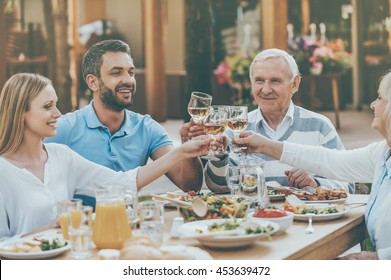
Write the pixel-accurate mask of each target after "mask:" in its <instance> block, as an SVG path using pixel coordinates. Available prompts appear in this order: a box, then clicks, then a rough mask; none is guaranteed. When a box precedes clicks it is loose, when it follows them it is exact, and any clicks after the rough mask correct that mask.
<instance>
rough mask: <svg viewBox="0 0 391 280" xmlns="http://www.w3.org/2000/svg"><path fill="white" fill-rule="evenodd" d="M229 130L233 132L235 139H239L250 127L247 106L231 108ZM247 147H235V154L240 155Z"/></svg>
mask: <svg viewBox="0 0 391 280" xmlns="http://www.w3.org/2000/svg"><path fill="white" fill-rule="evenodd" d="M227 125H228V127H229V129H231V130H232V132H233V137H236V138H238V137H239V134H240V132H241V131H243V130H245V129H246V128H247V126H248V108H247V107H246V106H229V116H228V123H227ZM246 148H247V147H244V146H243V147H234V148H233V152H234V153H238V152H240V151H241V150H244V149H246Z"/></svg>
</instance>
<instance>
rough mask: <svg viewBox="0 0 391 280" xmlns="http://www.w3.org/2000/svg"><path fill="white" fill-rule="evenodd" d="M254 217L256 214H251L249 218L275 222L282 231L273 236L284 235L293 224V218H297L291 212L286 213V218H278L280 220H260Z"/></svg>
mask: <svg viewBox="0 0 391 280" xmlns="http://www.w3.org/2000/svg"><path fill="white" fill-rule="evenodd" d="M253 215H254V212H251V213H249V214H248V216H247V217H248V218H250V219H259V220H264V221H270V222H274V223H276V224H278V225H279V226H280V229H279V230H278V231H276V232H275V233H273V234H272V235H280V234H283V233H284V232H285V231H286V230H287V229H288V228H289V227H290V226H291V225H292V224H293V218H294V217H295V214H293V213H292V212H289V211H286V216H284V217H278V218H258V217H254V216H253Z"/></svg>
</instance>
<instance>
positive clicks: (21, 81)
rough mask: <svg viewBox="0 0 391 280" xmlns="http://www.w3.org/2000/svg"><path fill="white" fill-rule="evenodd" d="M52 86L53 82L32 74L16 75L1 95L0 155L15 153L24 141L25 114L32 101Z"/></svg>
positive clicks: (5, 85)
mask: <svg viewBox="0 0 391 280" xmlns="http://www.w3.org/2000/svg"><path fill="white" fill-rule="evenodd" d="M48 85H51V81H50V80H49V79H48V78H46V77H44V76H41V75H38V74H32V73H20V74H15V75H13V76H12V77H11V78H9V79H8V81H7V82H6V83H5V84H4V87H3V89H2V91H1V94H0V155H3V154H9V153H13V152H15V151H16V150H17V149H18V148H19V147H20V145H21V143H22V141H23V134H24V118H23V116H24V113H25V112H27V111H29V109H30V104H31V101H32V100H33V99H34V98H35V97H37V96H38V94H39V93H40V92H41V91H42V90H43V89H44V88H46V87H47V86H48Z"/></svg>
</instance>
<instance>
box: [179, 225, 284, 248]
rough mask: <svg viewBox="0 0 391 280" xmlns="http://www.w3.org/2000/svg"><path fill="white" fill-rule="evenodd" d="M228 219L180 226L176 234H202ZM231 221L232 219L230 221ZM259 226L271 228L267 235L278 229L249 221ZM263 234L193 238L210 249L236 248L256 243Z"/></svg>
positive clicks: (277, 226)
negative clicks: (200, 231) (213, 225)
mask: <svg viewBox="0 0 391 280" xmlns="http://www.w3.org/2000/svg"><path fill="white" fill-rule="evenodd" d="M226 220H229V219H212V220H201V221H195V222H190V223H186V224H183V225H181V226H180V227H179V228H178V232H179V233H180V234H182V235H184V236H194V235H195V234H197V230H202V231H203V232H208V226H209V225H211V224H213V223H223V222H225V221H226ZM231 220H232V219H231ZM237 221H238V222H241V221H243V219H237ZM251 222H255V223H257V224H259V226H261V227H265V226H267V225H269V224H270V225H271V226H273V228H274V229H273V230H272V231H271V232H270V233H269V234H270V235H271V234H273V233H274V232H276V231H277V230H278V229H279V225H278V224H276V223H273V222H269V221H261V220H251ZM265 235H266V234H265V233H257V234H240V235H221V236H219V235H214V236H202V233H201V234H200V236H199V237H195V239H197V240H198V241H199V242H200V243H201V244H203V245H205V246H207V247H211V248H238V247H244V246H249V245H251V244H253V243H255V242H257V241H258V240H259V239H260V238H261V237H262V236H265Z"/></svg>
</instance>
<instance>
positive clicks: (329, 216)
mask: <svg viewBox="0 0 391 280" xmlns="http://www.w3.org/2000/svg"><path fill="white" fill-rule="evenodd" d="M311 206H314V207H315V208H324V207H326V205H325V204H311ZM349 211H350V208H349V207H348V206H345V209H344V211H342V212H338V213H332V214H317V215H314V216H313V217H312V221H314V222H318V221H331V220H335V219H339V218H341V217H342V216H343V215H345V214H346V213H348V212H349ZM294 220H296V221H304V222H307V221H308V216H307V215H305V214H295V217H294Z"/></svg>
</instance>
